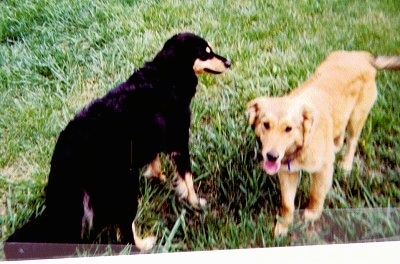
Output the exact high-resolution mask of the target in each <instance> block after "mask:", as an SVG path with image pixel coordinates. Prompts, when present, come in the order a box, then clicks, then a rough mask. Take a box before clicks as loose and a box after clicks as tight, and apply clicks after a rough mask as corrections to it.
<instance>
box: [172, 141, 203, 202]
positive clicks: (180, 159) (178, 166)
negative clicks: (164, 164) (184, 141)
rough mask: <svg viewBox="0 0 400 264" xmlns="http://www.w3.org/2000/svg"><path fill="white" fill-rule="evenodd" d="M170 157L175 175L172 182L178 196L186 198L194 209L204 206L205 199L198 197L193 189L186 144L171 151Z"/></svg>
mask: <svg viewBox="0 0 400 264" xmlns="http://www.w3.org/2000/svg"><path fill="white" fill-rule="evenodd" d="M170 157H171V159H172V160H173V162H174V164H175V175H174V178H173V180H172V183H173V186H174V188H175V191H176V193H177V195H178V197H179V198H180V199H187V200H188V201H189V203H190V205H191V206H193V208H195V209H199V208H200V207H204V206H205V204H206V200H205V199H203V198H200V199H199V198H198V197H197V194H196V191H195V190H194V186H193V175H192V170H191V166H190V156H189V149H188V146H185V147H182V148H180V149H178V150H177V151H173V152H171V153H170Z"/></svg>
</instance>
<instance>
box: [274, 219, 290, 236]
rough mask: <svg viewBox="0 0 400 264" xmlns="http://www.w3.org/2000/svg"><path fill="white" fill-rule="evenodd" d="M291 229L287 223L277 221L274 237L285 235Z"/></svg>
mask: <svg viewBox="0 0 400 264" xmlns="http://www.w3.org/2000/svg"><path fill="white" fill-rule="evenodd" d="M288 231H289V227H288V225H287V224H285V223H282V222H279V221H277V222H276V223H275V227H274V237H275V238H278V237H285V236H287V233H288Z"/></svg>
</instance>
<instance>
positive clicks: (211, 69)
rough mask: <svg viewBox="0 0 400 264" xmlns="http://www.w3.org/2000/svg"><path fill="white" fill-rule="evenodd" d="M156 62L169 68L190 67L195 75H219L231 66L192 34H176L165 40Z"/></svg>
mask: <svg viewBox="0 0 400 264" xmlns="http://www.w3.org/2000/svg"><path fill="white" fill-rule="evenodd" d="M156 60H159V61H160V62H161V61H165V62H167V61H168V66H169V67H171V66H172V67H177V68H179V69H183V68H185V69H187V68H188V67H190V68H191V69H193V71H194V72H195V73H196V74H201V73H204V72H208V73H213V74H219V73H223V72H224V71H226V70H227V69H228V68H229V67H230V66H231V62H230V61H229V60H228V59H226V58H224V57H222V56H220V55H218V54H216V53H214V52H213V51H212V49H211V47H210V45H209V44H208V43H207V41H205V40H204V39H203V38H201V37H199V36H197V35H195V34H192V33H180V34H176V35H174V36H173V37H172V38H170V39H169V40H167V42H165V44H164V47H163V48H162V50H161V51H160V52H159V53H158V54H157V56H156Z"/></svg>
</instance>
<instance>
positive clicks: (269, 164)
mask: <svg viewBox="0 0 400 264" xmlns="http://www.w3.org/2000/svg"><path fill="white" fill-rule="evenodd" d="M280 167H281V164H280V162H277V161H275V162H274V161H269V160H264V164H263V169H264V170H265V172H266V173H268V174H269V175H274V174H276V173H278V171H279V168H280Z"/></svg>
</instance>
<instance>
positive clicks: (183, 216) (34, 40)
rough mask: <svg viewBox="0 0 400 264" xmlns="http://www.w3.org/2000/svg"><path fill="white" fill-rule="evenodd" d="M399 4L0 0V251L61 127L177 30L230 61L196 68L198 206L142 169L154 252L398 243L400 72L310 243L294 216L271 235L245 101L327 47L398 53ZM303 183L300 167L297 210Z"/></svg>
mask: <svg viewBox="0 0 400 264" xmlns="http://www.w3.org/2000/svg"><path fill="white" fill-rule="evenodd" d="M399 10H400V1H396V0H385V1H374V0H365V1H355V0H348V1H327V0H326V1H317V0H315V1H312V0H300V1H283V0H271V1H251V0H239V1H223V0H221V1H200V0H193V1H189V2H184V1H174V0H166V1H157V0H146V1H134V0H131V1H129V0H126V1H123V0H119V1H118V0H111V1H98V0H90V1H89V0H69V1H59V0H40V1H38V0H32V1H23V0H19V1H18V0H15V1H12V0H3V1H0V109H1V116H0V249H1V241H4V240H5V239H6V237H7V236H8V235H10V234H11V233H12V232H13V231H14V230H15V229H16V228H17V227H19V226H21V225H22V224H23V223H24V222H25V221H26V220H27V219H28V217H29V216H30V215H32V214H36V213H39V212H40V208H41V207H40V206H41V204H42V202H43V187H44V185H45V184H46V179H47V174H48V172H49V161H50V158H51V155H52V151H53V148H54V144H55V142H56V139H57V137H58V134H59V132H60V131H61V130H62V128H63V127H64V126H65V125H66V124H67V122H68V121H69V120H70V119H71V118H72V117H73V115H74V114H75V113H76V112H77V111H79V110H80V109H81V108H82V107H83V106H84V105H85V104H87V103H88V102H90V101H91V100H92V99H93V98H95V97H97V96H101V95H103V94H104V93H106V92H107V91H108V90H109V89H111V88H112V87H114V86H115V85H117V84H118V83H120V82H122V81H124V80H125V79H126V78H127V77H128V76H129V75H130V74H131V73H132V71H133V69H134V68H136V67H140V66H141V65H142V64H143V63H144V62H145V61H147V60H150V59H152V57H153V56H154V55H155V53H156V52H157V51H158V50H159V49H160V48H161V47H162V45H163V43H164V42H165V41H166V40H167V39H168V38H169V37H171V36H172V35H173V34H175V33H177V32H181V31H191V32H194V33H196V34H199V35H201V36H203V37H204V38H206V39H207V40H208V41H209V42H210V43H211V44H212V46H213V48H214V50H215V51H216V52H217V53H219V54H221V55H223V56H225V57H229V58H230V59H231V60H232V63H233V66H232V68H231V69H230V70H229V71H228V72H227V73H225V74H224V75H221V76H209V75H202V76H200V78H199V86H198V93H197V94H196V97H195V99H194V101H193V102H192V110H193V117H192V127H191V141H190V148H191V155H192V166H193V171H194V175H195V185H196V187H197V188H198V192H199V193H200V195H201V196H202V197H205V198H206V199H207V200H208V207H207V208H206V210H205V211H204V212H203V213H198V212H194V211H192V210H191V209H190V207H189V206H187V205H186V204H182V203H179V202H178V201H176V199H175V197H174V191H173V190H172V187H171V183H170V181H168V182H167V183H166V184H162V185H157V184H154V183H152V182H147V181H146V179H145V178H144V177H141V186H140V190H141V196H140V197H139V201H140V208H139V211H138V214H137V222H138V224H139V232H140V233H141V234H142V235H147V234H155V235H157V236H158V244H157V247H156V249H155V250H156V251H158V252H159V251H167V252H175V251H186V250H212V249H232V248H254V247H272V246H289V245H298V244H313V243H350V242H355V241H377V240H388V239H399V236H400V224H399V223H400V209H399V208H400V165H399V162H400V155H399V152H400V124H399V120H400V111H399V109H398V105H399V103H400V93H399V91H398V89H399V88H400V73H399V72H380V73H379V74H378V77H377V83H378V89H379V97H378V100H377V102H376V104H375V106H374V108H373V110H372V112H371V114H370V116H369V118H368V120H367V123H366V126H365V128H364V130H363V133H362V136H361V140H360V143H359V147H358V150H357V153H356V159H355V164H354V167H353V171H352V173H351V175H349V176H347V177H346V176H345V175H344V174H343V173H342V172H341V171H340V170H336V172H335V175H334V183H333V187H332V189H331V191H330V192H329V194H328V197H327V199H326V202H325V208H326V211H325V212H324V217H323V218H322V220H321V221H320V223H319V224H318V225H319V227H318V228H317V231H318V230H319V232H317V234H316V235H315V236H313V239H311V240H310V239H307V238H306V236H304V235H302V234H303V233H304V232H303V231H304V227H302V226H301V224H295V225H294V227H293V234H295V235H294V236H293V238H292V239H288V238H287V239H279V240H275V239H274V238H273V236H272V225H273V221H274V219H275V216H276V213H277V208H278V205H279V203H280V202H279V199H280V198H279V185H278V184H277V179H276V177H269V176H267V175H266V174H265V173H264V172H263V171H262V170H261V169H260V168H259V166H258V162H257V159H256V155H255V153H256V151H257V150H256V142H255V138H254V135H253V133H252V131H251V129H250V128H249V127H248V125H247V120H246V114H245V105H246V102H247V101H249V100H251V99H253V98H254V97H256V96H259V95H276V96H278V95H282V94H284V93H286V92H288V91H290V90H291V89H293V88H295V87H296V86H297V85H298V84H300V83H301V82H302V81H304V80H305V79H306V78H307V77H308V76H309V75H310V74H311V73H312V72H313V71H314V69H315V67H316V66H317V65H318V64H319V63H320V62H321V61H322V60H323V59H324V57H325V56H326V55H327V54H328V53H329V52H331V51H333V50H337V49H347V50H355V49H357V50H368V51H370V52H372V53H374V54H398V55H400V34H399V29H400V14H399ZM163 158H164V157H163ZM165 170H166V173H167V175H171V174H172V167H171V166H170V165H169V164H168V163H165ZM170 178H171V177H170ZM308 184H309V177H308V175H307V174H306V173H304V174H303V176H302V181H301V184H300V186H299V191H298V194H297V198H296V205H297V207H298V208H299V209H302V208H304V206H305V205H306V203H307V200H308V192H307V186H308ZM127 210H129V208H127ZM124 253H126V252H124ZM81 254H84V253H81ZM105 254H106V253H105ZM1 257H2V255H1V253H0V259H1Z"/></svg>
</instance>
